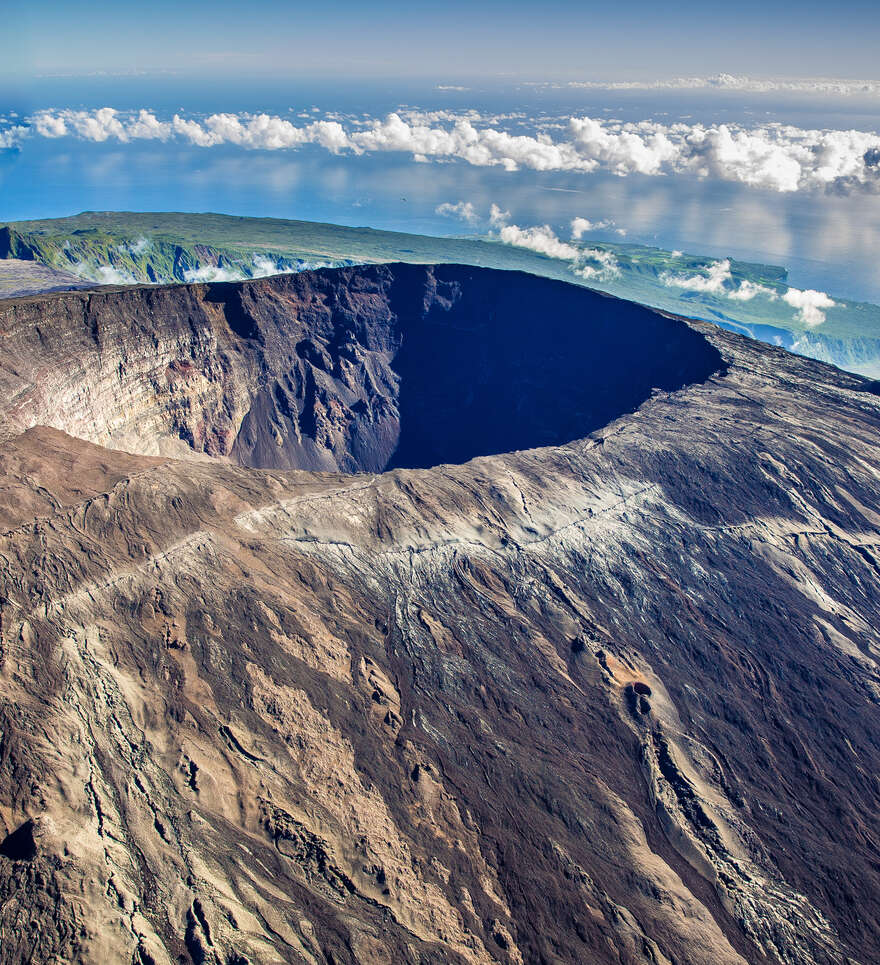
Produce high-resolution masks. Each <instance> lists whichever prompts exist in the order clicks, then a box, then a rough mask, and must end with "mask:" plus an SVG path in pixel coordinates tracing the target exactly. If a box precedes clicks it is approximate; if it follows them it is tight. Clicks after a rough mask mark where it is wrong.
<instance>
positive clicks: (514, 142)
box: [0, 107, 880, 192]
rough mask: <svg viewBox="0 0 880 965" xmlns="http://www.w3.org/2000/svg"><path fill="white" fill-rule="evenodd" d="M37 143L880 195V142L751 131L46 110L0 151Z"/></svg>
mask: <svg viewBox="0 0 880 965" xmlns="http://www.w3.org/2000/svg"><path fill="white" fill-rule="evenodd" d="M291 116H292V115H291ZM505 124H507V125H508V127H509V128H510V127H512V129H505V128H504V126H503V125H505ZM542 125H543V126H542ZM526 129H528V133H523V131H524V130H526ZM27 136H31V137H33V136H37V137H45V138H60V137H78V138H81V139H84V140H90V141H95V142H103V141H108V140H111V139H113V140H117V141H120V142H123V143H125V142H130V141H134V140H143V139H147V140H159V141H168V140H171V139H177V140H182V141H185V142H187V143H190V144H193V145H195V146H197V147H204V148H210V147H216V146H218V145H223V144H227V145H228V144H231V145H236V146H238V147H241V148H245V149H249V150H264V151H276V150H296V149H298V148H301V147H304V146H306V145H316V146H318V147H321V148H323V149H325V150H327V151H330V152H332V153H340V152H349V153H353V154H365V153H375V152H385V151H389V152H402V153H406V154H409V155H411V156H412V158H413V159H414V160H417V161H432V160H433V161H444V160H459V161H463V162H465V163H467V164H472V165H475V166H481V167H485V166H498V167H502V168H504V169H506V170H509V171H515V170H519V169H523V168H525V169H529V170H534V171H572V172H580V173H583V174H589V173H591V172H593V171H600V170H601V171H607V172H610V173H612V174H615V175H618V176H619V177H626V176H629V175H635V174H641V175H644V176H647V177H658V176H664V175H670V174H689V175H692V176H696V177H698V178H717V179H719V180H725V181H735V182H739V183H742V184H746V185H750V186H752V187H756V188H765V189H769V190H772V191H780V192H792V191H805V190H816V189H824V190H831V191H840V192H852V191H859V190H861V191H880V134H877V133H876V132H869V131H858V130H813V129H804V128H799V127H795V126H792V125H784V124H775V123H774V124H764V125H759V126H755V127H746V126H744V125H740V124H717V125H711V124H709V125H707V124H700V123H684V122H677V123H668V124H665V123H660V122H658V121H654V120H645V121H638V122H624V121H620V120H611V119H597V118H591V117H569V118H567V119H564V120H562V121H559V122H556V123H553V124H549V123H546V122H543V121H542V122H539V121H532V122H530V126H529V124H527V123H526V120H524V119H522V118H520V117H518V116H516V115H507V117H506V119H505V118H504V117H501V116H496V117H491V118H483V117H481V116H480V115H479V114H478V113H477V112H475V111H465V112H462V113H459V114H455V113H453V112H449V111H435V112H432V113H430V114H427V113H424V112H419V111H407V112H394V113H391V114H388V115H387V116H386V117H384V118H366V119H350V120H349V121H348V122H347V126H346V125H344V124H343V123H342V122H341V121H340V120H336V119H318V120H313V121H311V122H309V123H302V124H296V123H294V122H293V121H292V120H289V119H287V118H284V117H278V116H275V115H270V114H231V113H218V114H211V115H209V116H207V117H184V116H182V115H180V114H175V115H174V116H173V117H172V118H171V119H170V120H162V119H160V118H158V117H157V116H156V115H155V114H154V113H153V112H151V111H148V110H140V111H138V112H136V113H130V114H125V113H122V112H119V111H116V110H114V109H112V108H109V107H105V108H101V109H100V110H95V111H76V110H60V111H40V112H38V113H36V114H34V115H32V116H31V117H30V118H28V119H27V122H26V123H25V124H24V125H22V124H16V125H15V126H14V127H10V128H8V129H6V130H3V131H2V132H0V139H2V140H0V146H7V147H9V146H14V144H17V143H20V142H21V140H22V139H23V138H25V137H27Z"/></svg>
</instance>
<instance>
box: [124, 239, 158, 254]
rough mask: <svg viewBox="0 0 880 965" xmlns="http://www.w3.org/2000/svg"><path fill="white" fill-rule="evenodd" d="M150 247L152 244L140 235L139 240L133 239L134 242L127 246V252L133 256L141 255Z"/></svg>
mask: <svg viewBox="0 0 880 965" xmlns="http://www.w3.org/2000/svg"><path fill="white" fill-rule="evenodd" d="M152 247H153V242H152V241H151V240H150V239H149V238H147V237H145V236H144V235H141V236H140V237H139V238H135V240H134V241H132V242H131V243H130V244H129V246H128V250H129V251H130V252H131V253H132V254H133V255H142V254H143V253H144V252H145V251H149V250H150V248H152Z"/></svg>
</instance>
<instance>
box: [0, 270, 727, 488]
mask: <svg viewBox="0 0 880 965" xmlns="http://www.w3.org/2000/svg"><path fill="white" fill-rule="evenodd" d="M0 326H2V328H3V330H4V334H5V336H6V344H7V346H9V347H10V348H12V347H14V350H15V351H14V353H6V354H5V355H4V359H3V362H4V364H3V369H2V371H0V387H2V389H3V390H4V391H5V394H6V397H7V398H10V399H13V400H15V401H14V406H13V410H12V412H11V414H10V415H11V418H12V420H13V423H14V424H15V425H16V427H17V428H27V427H29V426H31V425H39V424H45V425H50V426H52V427H55V428H58V429H62V430H64V431H65V432H69V433H70V434H71V435H75V436H79V437H80V438H84V439H87V440H89V441H91V442H96V443H99V444H101V445H106V446H110V447H112V448H117V449H126V450H128V451H132V452H138V453H142V454H150V455H155V454H160V453H161V454H173V455H185V454H187V452H189V454H199V453H203V454H207V455H209V456H220V457H224V458H228V459H230V460H231V461H233V462H236V463H239V464H241V465H245V466H251V467H257V468H273V469H279V468H281V469H283V468H296V469H332V470H337V469H338V470H342V471H345V472H357V471H379V470H382V469H385V468H387V467H389V466H391V467H406V468H419V467H429V466H433V465H437V464H441V463H460V462H464V461H466V460H468V459H471V458H473V457H474V456H482V455H491V454H495V453H501V452H510V451H514V450H521V449H529V448H534V447H538V446H547V445H559V444H562V443H566V442H569V441H571V440H573V439H578V438H581V437H583V436H585V435H587V434H589V433H590V432H592V431H593V430H595V429H598V428H600V427H601V426H603V425H605V424H607V423H608V422H609V421H611V420H612V419H614V418H616V417H618V416H620V415H623V414H624V413H627V412H630V411H632V410H634V409H636V408H637V407H638V406H639V405H640V404H641V403H642V402H644V401H645V399H647V398H649V397H650V395H651V393H652V391H653V390H655V389H663V390H674V389H678V388H681V387H683V386H685V385H687V384H689V383H694V382H699V381H703V380H705V379H706V378H707V377H708V376H709V375H711V374H712V373H713V372H715V371H717V370H718V369H719V368H721V365H722V363H721V357H720V355H719V354H718V351H717V350H716V349H715V348H714V347H712V346H711V345H710V344H709V342H708V341H707V340H706V339H705V338H704V336H703V335H702V334H700V333H699V332H697V331H695V330H693V329H691V328H690V327H688V325H687V324H686V323H685V322H683V321H681V320H678V319H673V318H669V317H666V316H663V315H661V314H659V313H657V312H654V311H651V310H649V309H647V308H644V307H642V306H639V305H635V304H632V303H629V302H623V301H620V300H618V299H614V298H610V297H607V296H604V295H601V294H598V293H595V292H590V291H586V290H583V289H579V288H575V287H573V286H568V285H564V284H561V283H558V282H553V281H548V280H545V279H539V278H535V277H532V276H529V275H524V274H520V273H513V272H495V271H490V270H485V269H478V268H464V267H458V266H439V267H421V266H411V265H390V266H370V267H360V268H353V269H342V270H323V271H316V272H303V273H301V274H297V275H288V276H280V277H276V278H272V279H267V280H261V281H254V282H244V283H229V284H214V285H194V286H172V287H166V288H136V289H128V290H116V291H109V292H98V293H75V292H71V293H66V294H63V295H57V296H54V297H48V298H47V297H42V298H34V299H22V300H19V301H17V302H9V303H6V305H5V306H4V307H3V308H2V309H0ZM11 359H14V362H13V364H10V360H11Z"/></svg>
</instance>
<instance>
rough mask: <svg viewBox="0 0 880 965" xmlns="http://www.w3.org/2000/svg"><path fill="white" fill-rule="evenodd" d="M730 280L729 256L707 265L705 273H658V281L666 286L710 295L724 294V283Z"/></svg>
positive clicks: (731, 276)
mask: <svg viewBox="0 0 880 965" xmlns="http://www.w3.org/2000/svg"><path fill="white" fill-rule="evenodd" d="M732 280H733V275H732V274H731V272H730V259H729V258H725V259H724V261H716V262H713V263H712V264H711V265H707V266H706V270H705V274H702V275H674V274H672V272H668V271H664V272H662V273H661V275H660V281H661V282H663V284H664V285H666V286H667V288H684V289H685V290H687V291H694V292H703V293H705V294H710V295H722V294H724V293H725V285H726V284H727V283H728V282H730V281H732Z"/></svg>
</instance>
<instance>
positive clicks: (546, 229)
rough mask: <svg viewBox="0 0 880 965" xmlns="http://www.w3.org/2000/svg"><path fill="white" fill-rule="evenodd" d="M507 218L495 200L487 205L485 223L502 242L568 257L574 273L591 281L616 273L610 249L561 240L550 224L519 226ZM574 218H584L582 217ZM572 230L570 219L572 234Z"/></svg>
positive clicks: (563, 257) (601, 279)
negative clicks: (488, 224)
mask: <svg viewBox="0 0 880 965" xmlns="http://www.w3.org/2000/svg"><path fill="white" fill-rule="evenodd" d="M509 218H510V212H509V211H502V210H501V208H499V207H498V205H497V204H493V205H492V207H491V208H490V209H489V223H490V224H491V225H492V226H493V227H494V228H495V231H494V232H493V233H492V234H493V235H494V236H495V237H497V238H498V240H499V241H501V242H502V243H503V244H505V245H512V246H513V247H515V248H527V249H528V250H529V251H534V252H537V253H538V254H540V255H546V256H547V257H548V258H558V259H560V260H561V261H568V262H570V263H571V269H572V271H573V272H574V274H576V275H579V276H580V277H581V278H585V279H589V280H591V281H597V282H598V281H609V280H610V279H611V278H615V277H616V276H617V275H619V274H620V264H619V262H618V261H617V259H616V258H615V256H614V253H613V252H610V251H605V250H604V249H602V248H581V247H578V246H577V245H573V244H569V243H568V242H566V241H563V240H562V239H561V238H560V237H559V236H558V235H557V234H556V232H555V231H554V230H553V229H552V228H551V227H550V225H546V224H545V225H533V226H531V227H528V228H521V227H520V226H519V225H516V224H510V223H509ZM575 220H576V221H577V220H581V221H586V219H585V218H582V219H575ZM574 231H575V228H574V223H572V232H573V234H574Z"/></svg>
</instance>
